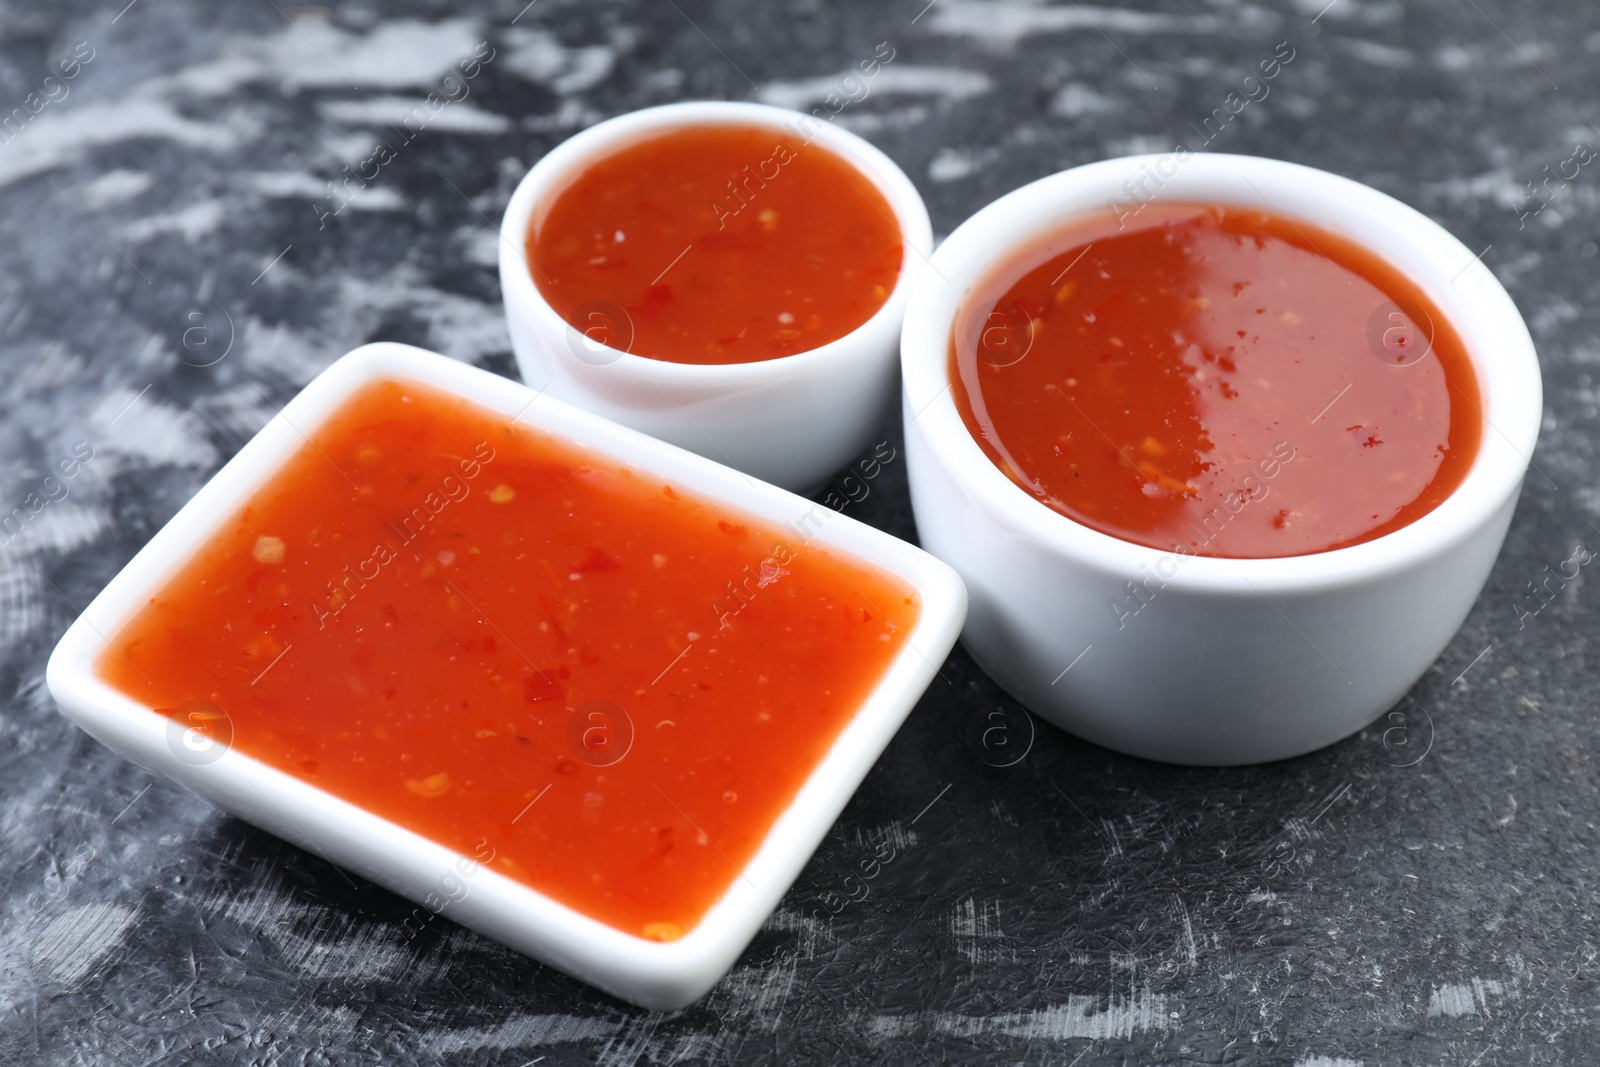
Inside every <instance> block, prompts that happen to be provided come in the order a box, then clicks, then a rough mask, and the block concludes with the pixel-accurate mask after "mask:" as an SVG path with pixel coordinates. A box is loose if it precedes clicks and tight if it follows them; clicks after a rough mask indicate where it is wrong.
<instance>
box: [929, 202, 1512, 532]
mask: <svg viewBox="0 0 1600 1067" xmlns="http://www.w3.org/2000/svg"><path fill="white" fill-rule="evenodd" d="M1124 222H1125V223H1126V225H1125V227H1124V228H1119V222H1118V220H1117V219H1116V218H1115V217H1114V216H1113V214H1112V213H1111V212H1109V211H1108V212H1105V213H1104V214H1094V215H1089V216H1085V217H1082V218H1079V219H1077V220H1074V221H1073V222H1071V223H1070V224H1067V225H1065V226H1064V227H1062V228H1061V229H1060V230H1059V231H1057V232H1055V233H1053V234H1051V235H1049V236H1048V237H1047V238H1045V239H1044V240H1042V241H1041V242H1040V243H1039V244H1038V245H1037V246H1036V247H1034V248H1032V249H1030V250H1028V251H1026V252H1024V253H1022V254H1019V255H1018V256H1017V257H1016V258H1015V259H1013V260H1011V261H1009V262H1006V263H1004V264H1003V265H1001V266H1000V267H999V268H997V269H996V270H995V271H994V273H993V274H992V275H991V276H990V277H989V278H988V279H986V280H985V281H984V282H983V283H981V284H980V285H979V286H978V287H977V288H976V289H975V290H974V292H973V293H972V294H971V295H970V296H969V298H968V299H967V300H966V302H965V303H964V305H963V307H962V309H961V311H960V312H959V313H958V316H957V320H956V321H957V327H956V331H955V336H954V337H953V339H952V346H951V356H950V376H951V381H952V382H953V384H954V390H953V391H954V395H955V399H956V404H957V408H958V409H959V410H960V412H961V417H962V419H963V420H964V421H965V422H966V424H967V428H968V429H969V430H970V431H971V432H972V435H973V437H974V439H975V440H977V442H978V444H979V445H980V446H981V447H982V449H983V450H984V452H985V453H987V455H988V456H989V458H990V459H991V460H993V461H994V463H995V464H996V466H998V467H999V468H1000V469H1001V470H1002V471H1003V472H1005V474H1006V476H1007V477H1009V478H1010V479H1011V480H1012V481H1013V482H1015V483H1016V484H1017V485H1019V486H1021V487H1022V488H1023V489H1025V490H1027V492H1028V493H1030V494H1031V495H1032V496H1033V497H1034V498H1035V499H1037V500H1039V501H1041V502H1043V503H1044V504H1046V505H1048V506H1049V507H1051V508H1053V509H1055V510H1056V511H1058V512H1060V513H1061V514H1063V515H1065V516H1067V517H1068V518H1071V519H1073V520H1075V521H1077V522H1080V523H1083V524H1084V525H1086V526H1089V527H1092V528H1093V529H1096V530H1099V531H1101V532H1103V533H1107V534H1110V535H1112V536H1113V537H1119V538H1122V539H1123V540H1126V541H1132V542H1135V543H1137V544H1141V545H1148V546H1150V547H1152V548H1159V549H1164V550H1171V551H1178V552H1185V553H1192V554H1196V555H1203V556H1230V557H1250V558H1253V557H1264V556H1295V555H1302V554H1305V553H1311V552H1325V551H1328V550H1330V549H1335V548H1342V547H1345V546H1347V545H1354V544H1359V543H1360V542H1363V541H1370V540H1372V539H1373V538H1375V537H1380V536H1382V535H1383V534H1386V533H1389V532H1391V531H1393V530H1397V529H1399V528H1401V527H1402V526H1405V525H1406V524H1408V523H1411V522H1415V521H1416V520H1417V519H1418V518H1420V517H1422V516H1423V515H1426V514H1427V513H1428V512H1430V511H1432V510H1433V509H1434V508H1435V507H1437V506H1438V505H1439V504H1440V503H1441V502H1442V501H1443V500H1444V499H1445V498H1446V497H1448V496H1449V495H1450V494H1451V493H1452V492H1454V491H1455V489H1456V487H1457V486H1459V485H1460V484H1461V482H1462V479H1464V478H1465V477H1466V474H1467V471H1468V469H1469V468H1470V467H1471V466H1472V462H1473V458H1474V456H1475V455H1476V453H1477V449H1478V442H1479V437H1480V434H1481V432H1482V422H1483V416H1482V412H1481V404H1480V401H1479V394H1478V380H1477V376H1476V374H1475V373H1474V371H1473V367H1472V362H1471V359H1470V358H1469V356H1468V354H1467V349H1466V346H1465V344H1464V343H1463V342H1462V340H1461V337H1460V335H1459V334H1458V333H1457V332H1456V330H1455V328H1454V327H1453V326H1452V325H1451V324H1450V321H1449V320H1448V319H1447V318H1446V317H1445V316H1444V314H1443V313H1442V312H1441V311H1440V310H1439V308H1438V306H1437V305H1436V304H1435V303H1434V302H1433V301H1432V300H1431V299H1430V298H1429V296H1428V295H1427V294H1426V293H1425V292H1424V291H1423V290H1422V288H1421V287H1420V286H1418V285H1417V284H1416V283H1415V282H1413V281H1411V280H1410V279H1409V278H1407V277H1405V276H1404V275H1403V274H1401V273H1400V272H1399V271H1397V270H1396V269H1395V268H1394V267H1392V266H1390V265H1389V264H1388V263H1386V262H1384V261H1383V260H1382V259H1380V258H1378V256H1377V255H1375V254H1374V253H1372V252H1370V251H1368V250H1366V249H1365V248H1362V247H1361V246H1359V245H1356V244H1354V243H1352V242H1351V241H1349V240H1347V239H1345V238H1343V237H1340V236H1338V235H1337V234H1334V233H1331V232H1329V231H1327V230H1325V229H1322V228H1320V227H1317V226H1314V225H1312V224H1311V223H1308V222H1304V221H1298V220H1293V219H1289V218H1286V217H1282V216H1278V215H1272V214H1266V213H1263V212H1259V211H1254V210H1249V209H1244V208H1233V207H1229V208H1219V207H1208V206H1204V205H1196V204H1148V205H1146V206H1145V207H1144V208H1143V209H1142V211H1141V212H1140V213H1139V214H1138V215H1137V217H1135V218H1133V219H1131V220H1124Z"/></svg>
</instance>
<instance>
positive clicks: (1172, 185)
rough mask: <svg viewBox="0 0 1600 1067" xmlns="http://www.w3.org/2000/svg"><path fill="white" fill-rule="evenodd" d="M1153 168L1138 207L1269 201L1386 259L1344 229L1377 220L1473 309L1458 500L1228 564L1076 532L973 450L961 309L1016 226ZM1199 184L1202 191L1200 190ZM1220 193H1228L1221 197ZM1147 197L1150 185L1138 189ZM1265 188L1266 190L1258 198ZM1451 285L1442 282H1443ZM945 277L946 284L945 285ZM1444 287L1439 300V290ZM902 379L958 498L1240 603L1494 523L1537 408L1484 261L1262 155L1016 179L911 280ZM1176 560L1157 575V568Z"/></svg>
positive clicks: (1536, 392)
mask: <svg viewBox="0 0 1600 1067" xmlns="http://www.w3.org/2000/svg"><path fill="white" fill-rule="evenodd" d="M1162 164H1164V165H1165V166H1166V167H1167V168H1175V173H1174V174H1173V175H1172V176H1171V177H1167V176H1166V173H1165V170H1162V171H1159V172H1158V173H1159V174H1160V175H1161V176H1162V177H1163V178H1166V180H1165V182H1164V184H1161V185H1160V186H1159V188H1158V189H1157V190H1156V191H1155V193H1154V195H1153V196H1151V197H1149V198H1147V199H1145V202H1147V203H1148V202H1157V201H1176V202H1202V203H1206V202H1212V203H1219V202H1220V203H1236V204H1240V205H1243V206H1252V207H1266V208H1267V209H1268V210H1271V211H1273V212H1274V213H1276V214H1287V215H1288V216H1289V217H1291V218H1299V219H1304V220H1306V221H1310V222H1314V223H1316V224H1317V225H1320V226H1322V227H1324V228H1326V229H1330V230H1333V231H1335V232H1338V233H1341V234H1343V235H1344V236H1346V237H1349V238H1350V239H1351V240H1354V241H1356V242H1357V243H1358V244H1361V245H1362V246H1363V247H1366V248H1368V249H1369V250H1371V251H1374V252H1375V253H1376V254H1379V255H1380V256H1383V258H1385V259H1386V260H1390V261H1391V263H1393V259H1392V257H1391V256H1390V255H1388V254H1386V253H1384V252H1382V251H1380V250H1378V249H1375V248H1373V245H1372V242H1371V241H1369V240H1367V239H1366V238H1364V237H1362V236H1359V235H1356V234H1352V233H1351V232H1350V229H1351V228H1352V227H1353V226H1354V223H1353V222H1352V220H1357V219H1359V220H1363V221H1366V222H1368V223H1373V222H1376V221H1381V223H1382V225H1384V226H1386V227H1389V228H1390V229H1391V230H1393V231H1394V232H1395V233H1396V234H1397V235H1399V237H1397V240H1398V239H1400V238H1404V239H1406V240H1409V241H1411V242H1413V243H1414V246H1415V251H1416V256H1417V259H1418V261H1419V262H1425V263H1426V265H1427V267H1428V272H1427V275H1426V276H1419V273H1418V271H1417V270H1415V269H1406V268H1405V267H1398V265H1396V266H1397V267H1398V269H1401V270H1402V271H1403V272H1404V273H1406V274H1407V275H1408V276H1409V277H1410V278H1411V279H1412V280H1413V281H1414V282H1416V283H1417V284H1418V285H1420V286H1421V287H1422V288H1423V289H1424V291H1426V292H1427V293H1428V294H1429V295H1430V296H1431V297H1432V298H1433V299H1434V300H1435V301H1436V302H1437V303H1438V304H1439V305H1440V307H1441V309H1442V310H1445V311H1446V312H1447V313H1448V312H1450V311H1451V310H1452V309H1458V308H1462V307H1471V308H1472V309H1473V310H1472V314H1471V315H1470V318H1471V320H1472V321H1473V322H1474V323H1477V324H1478V328H1477V329H1472V328H1468V326H1467V325H1465V324H1464V323H1463V321H1462V320H1463V317H1462V316H1461V315H1459V314H1452V316H1451V318H1452V322H1453V323H1455V325H1456V326H1457V328H1458V330H1459V331H1460V333H1461V335H1462V339H1463V341H1464V342H1465V343H1466V346H1467V349H1468V352H1469V355H1470V356H1471V358H1472V361H1473V367H1474V370H1475V371H1476V372H1477V375H1478V380H1479V386H1480V395H1481V399H1482V402H1483V411H1482V415H1483V428H1482V436H1481V440H1480V444H1479V448H1478V453H1477V455H1476V456H1475V457H1474V460H1473V464H1472V466H1471V468H1470V469H1469V470H1468V472H1467V475H1466V477H1465V478H1464V479H1463V480H1462V483H1461V485H1460V486H1458V487H1457V489H1456V490H1455V492H1454V493H1452V494H1451V495H1450V496H1449V497H1447V498H1446V499H1445V500H1444V501H1443V502H1442V503H1441V504H1440V505H1439V506H1438V507H1436V508H1435V509H1434V510H1432V511H1430V512H1429V513H1427V514H1426V515H1423V516H1422V517H1420V518H1419V519H1417V520H1416V521H1414V522H1412V523H1409V524H1407V525H1406V526H1403V527H1401V528H1400V529H1398V530H1394V531H1391V532H1390V533H1387V534H1385V535H1383V536H1381V537H1377V538H1374V539H1373V540H1371V541H1366V542H1362V543H1360V544H1356V545H1351V546H1347V547H1345V548H1339V549H1332V550H1329V551H1324V552H1316V553H1308V554H1305V555H1299V556H1276V557H1260V558H1233V557H1215V556H1199V555H1194V554H1185V553H1177V552H1173V551H1166V550H1162V549H1158V548H1152V547H1149V546H1146V545H1140V544H1137V543H1134V542H1131V541H1124V540H1122V539H1121V538H1118V537H1115V536H1113V535H1111V534H1107V533H1102V532H1101V531H1099V530H1095V529H1092V528H1090V527H1088V526H1085V525H1082V524H1080V523H1078V522H1077V521H1075V520H1073V519H1071V518H1069V517H1067V516H1066V515H1063V514H1061V513H1059V512H1057V511H1055V510H1054V509H1052V508H1050V507H1049V506H1047V505H1046V504H1044V503H1042V502H1041V501H1039V500H1036V499H1035V498H1033V497H1032V496H1031V495H1029V494H1028V493H1027V492H1025V491H1024V490H1023V489H1022V488H1021V487H1019V486H1017V485H1016V484H1015V483H1013V482H1012V481H1011V480H1010V479H1009V478H1007V477H1006V476H1005V475H1004V474H1003V473H1001V471H1000V470H999V468H998V467H996V466H995V465H994V464H993V463H992V462H991V461H990V460H989V458H988V457H987V456H986V455H985V454H984V452H983V451H982V449H981V448H980V447H979V445H978V443H977V442H976V441H975V440H974V438H973V436H972V434H971V432H970V431H969V430H968V429H967V426H966V424H965V422H964V421H963V420H962V418H961V416H960V414H959V412H958V411H957V408H956V404H955V399H954V396H953V389H954V384H953V383H952V382H951V381H950V377H949V373H948V369H947V362H946V361H947V358H948V344H949V337H950V336H951V332H952V330H953V328H954V319H955V315H956V312H957V309H958V307H959V305H960V303H961V302H962V301H963V300H964V299H965V298H966V297H967V295H968V294H969V293H970V292H971V290H972V289H973V287H974V285H975V284H976V283H977V282H978V281H979V280H981V279H982V278H983V277H985V276H986V274H987V272H988V271H989V270H990V269H992V268H993V267H994V266H995V265H997V264H999V263H1001V262H1003V261H1004V260H1005V258H1006V257H1007V255H1009V254H1012V253H1014V252H1016V251H1018V250H1020V249H1021V248H1022V247H1025V244H1024V242H1020V241H1017V240H1014V239H1010V238H1009V237H1008V234H1009V233H1010V232H1011V231H1013V230H1015V229H1017V228H1018V226H1019V225H1021V224H1028V225H1031V226H1032V227H1033V228H1034V233H1035V234H1037V232H1038V231H1040V230H1042V229H1044V228H1046V227H1048V226H1051V225H1054V224H1056V223H1058V222H1061V221H1064V220H1067V219H1070V218H1072V217H1073V216H1075V215H1079V214H1082V213H1084V212H1086V211H1088V210H1092V209H1095V208H1100V207H1102V206H1105V205H1107V203H1108V202H1109V201H1112V200H1119V201H1120V200H1123V199H1125V198H1128V197H1129V193H1128V191H1127V189H1126V188H1125V185H1124V183H1125V182H1128V181H1131V180H1138V179H1140V178H1141V177H1144V176H1146V175H1147V174H1148V173H1149V172H1150V171H1151V170H1153V169H1155V168H1157V167H1158V165H1162ZM1196 186H1200V187H1202V188H1205V189H1207V190H1210V191H1211V192H1210V193H1208V194H1206V195H1196V194H1195V192H1194V188H1195V187H1196ZM1219 187H1224V188H1225V189H1226V190H1228V191H1233V190H1235V189H1237V190H1238V192H1237V194H1236V196H1231V197H1230V196H1228V195H1227V194H1226V193H1224V195H1222V196H1218V195H1216V190H1217V189H1218V188H1219ZM1145 188H1148V184H1147V185H1146V187H1145ZM1263 190H1265V191H1263ZM1280 200H1287V201H1290V202H1296V203H1298V202H1300V201H1302V200H1306V201H1313V200H1314V201H1315V202H1316V204H1317V205H1318V207H1319V208H1320V210H1318V211H1315V212H1311V211H1295V210H1280V209H1279V208H1278V207H1276V206H1275V205H1276V203H1277V202H1279V201H1280ZM1452 275H1453V278H1452V279H1451V280H1450V281H1448V282H1445V283H1443V284H1441V282H1440V279H1441V278H1450V277H1451V276H1452ZM951 279H954V280H951ZM1446 286H1448V288H1449V297H1448V298H1446V295H1445V293H1444V292H1442V291H1441V290H1442V289H1444V288H1445V287H1446ZM901 376H902V381H903V382H904V390H905V395H904V402H905V406H906V412H905V417H906V420H907V423H908V426H909V425H910V424H912V423H919V422H920V423H922V424H923V425H921V426H920V427H919V434H920V436H921V437H922V438H923V439H924V440H925V442H926V444H927V447H928V450H929V452H930V454H931V455H933V456H934V457H937V461H938V462H939V463H940V464H941V465H942V466H943V467H944V468H945V469H946V470H947V471H948V472H949V473H950V474H951V476H952V477H954V478H955V479H956V480H957V481H958V482H959V483H960V484H961V485H962V486H963V487H964V488H965V490H966V491H967V492H968V493H969V494H970V495H971V496H972V497H973V498H975V499H976V500H977V501H980V502H981V503H982V504H983V506H984V507H986V508H987V510H988V511H989V512H990V513H991V514H992V515H994V516H997V517H998V518H999V520H1000V521H1002V522H1003V523H1004V524H1006V525H1008V526H1009V527H1011V528H1012V529H1013V530H1014V532H1016V533H1018V534H1020V535H1022V536H1024V537H1026V538H1028V539H1030V540H1031V541H1033V542H1035V543H1037V544H1039V545H1041V546H1043V547H1045V548H1046V549H1048V550H1050V551H1052V552H1054V553H1057V554H1059V555H1062V556H1067V557H1071V558H1073V559H1075V560H1077V561H1079V562H1080V563H1086V564H1089V565H1091V566H1094V567H1096V568H1097V569H1099V570H1101V571H1102V572H1104V573H1106V574H1111V575H1117V576H1124V577H1125V576H1130V575H1140V574H1149V573H1151V572H1154V573H1156V574H1157V575H1158V576H1160V578H1161V579H1162V581H1163V585H1162V589H1163V590H1167V589H1175V590H1190V591H1193V592H1201V593H1212V594H1219V595H1237V596H1250V597H1254V596H1257V595H1264V594H1270V593H1274V592H1278V593H1296V592H1312V591H1316V590H1322V589H1330V588H1338V587H1344V586H1348V585H1351V584H1353V583H1357V582H1362V581H1366V580H1371V579H1376V578H1381V577H1382V576H1383V575H1386V574H1392V573H1394V572H1397V571H1401V570H1405V569H1407V568H1410V567H1414V566H1416V565H1418V564H1420V563H1422V562H1425V561H1427V560H1429V559H1431V558H1434V557H1436V556H1438V555H1439V554H1441V553H1443V552H1446V551H1448V550H1449V548H1450V547H1452V546H1454V545H1456V544H1459V543H1460V542H1462V541H1463V540H1465V539H1466V538H1467V537H1469V536H1470V535H1471V533H1472V531H1473V530H1475V529H1477V528H1478V527H1480V526H1481V525H1482V524H1484V523H1486V522H1488V521H1490V520H1491V519H1492V517H1493V515H1494V514H1495V512H1496V511H1497V509H1498V508H1499V507H1501V506H1502V505H1503V503H1504V502H1505V500H1506V499H1507V498H1508V497H1510V496H1511V495H1512V494H1515V493H1516V492H1517V491H1518V489H1519V487H1520V485H1521V482H1522V479H1523V476H1524V474H1525V472H1526V470H1527V468H1528V466H1529V465H1530V463H1531V457H1532V454H1533V448H1534V444H1535V442H1536V440H1537V437H1538V431H1539V424H1540V420H1541V419H1542V415H1543V410H1542V409H1543V395H1542V384H1541V379H1540V373H1539V363H1538V357H1537V355H1536V353H1535V351H1534V346H1533V340H1532V338H1531V337H1530V336H1529V334H1528V329H1527V326H1526V324H1525V323H1524V322H1523V320H1522V316H1521V314H1520V313H1519V312H1518V311H1517V308H1516V305H1515V304H1514V303H1513V302H1512V300H1511V297H1510V295H1509V294H1508V293H1507V292H1506V291H1505V288H1504V287H1503V286H1502V285H1501V284H1500V282H1499V281H1498V280H1497V279H1496V278H1495V277H1494V274H1493V273H1492V272H1491V271H1490V270H1489V269H1488V268H1487V267H1486V266H1484V264H1483V262H1482V260H1481V259H1480V258H1479V257H1477V256H1474V255H1473V253H1472V252H1471V251H1470V250H1469V249H1468V248H1467V247H1466V246H1465V245H1463V244H1462V243H1461V242H1460V241H1458V240H1457V239H1456V238H1455V237H1454V236H1452V235H1451V234H1450V233H1449V232H1447V231H1446V230H1445V229H1444V228H1443V227H1442V226H1440V225H1439V224H1438V223H1436V222H1434V221H1433V220H1432V219H1429V218H1428V217H1427V216H1425V215H1423V214H1421V213H1420V212H1418V211H1417V210H1415V209H1414V208H1411V207H1410V206H1408V205H1406V204H1404V203H1402V202H1400V201H1399V200H1396V199H1394V198H1393V197H1390V196H1389V195H1387V194H1385V193H1382V192H1380V191H1378V190H1376V189H1373V188H1371V187H1370V186H1367V185H1363V184H1361V183H1359V182H1356V181H1353V180H1351V179H1348V178H1344V177H1341V176H1339V175H1335V174H1332V173H1330V172H1327V171H1323V170H1318V169H1316V168H1313V167H1307V166H1303V165H1301V164H1296V163H1289V162H1285V161H1281V160H1275V159H1267V158H1263V157H1257V156H1240V155H1224V154H1221V153H1200V154H1190V155H1188V156H1184V155H1182V154H1181V153H1152V154H1145V155H1137V156H1124V157H1118V158H1114V159H1108V160H1102V161H1099V162H1095V163H1090V164H1086V165H1084V166H1080V167H1075V168H1072V169H1069V170H1065V171H1061V172H1058V173H1055V174H1052V175H1049V176H1047V177H1044V178H1041V179H1038V180H1037V181H1034V182H1031V183H1029V184H1028V185H1024V186H1022V187H1020V188H1018V189H1015V190H1013V191H1011V192H1010V193H1007V194H1005V195H1004V196H1001V197H1000V198H999V199H997V200H995V201H993V202H992V203H990V204H988V205H987V206H986V207H984V208H982V209H981V210H979V211H978V212H977V213H976V214H974V215H972V216H971V217H970V218H968V219H967V220H966V221H965V222H963V223H962V224H961V225H960V226H959V227H957V229H956V230H955V231H954V232H953V233H951V235H950V236H949V237H948V238H946V239H945V241H944V242H943V243H942V244H941V245H940V246H939V248H938V249H937V250H936V251H935V252H934V254H933V257H932V263H931V269H929V270H927V271H925V272H924V273H923V274H922V276H921V277H920V278H919V279H918V282H917V285H916V287H915V288H914V289H913V291H912V295H911V301H910V303H909V304H908V306H907V309H906V317H905V324H904V326H903V329H902V333H901ZM1166 560H1175V561H1176V563H1175V564H1174V565H1173V570H1174V573H1173V574H1172V575H1171V576H1170V577H1168V576H1167V572H1166V570H1165V569H1162V568H1160V566H1159V565H1160V564H1161V562H1162V561H1166Z"/></svg>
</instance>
